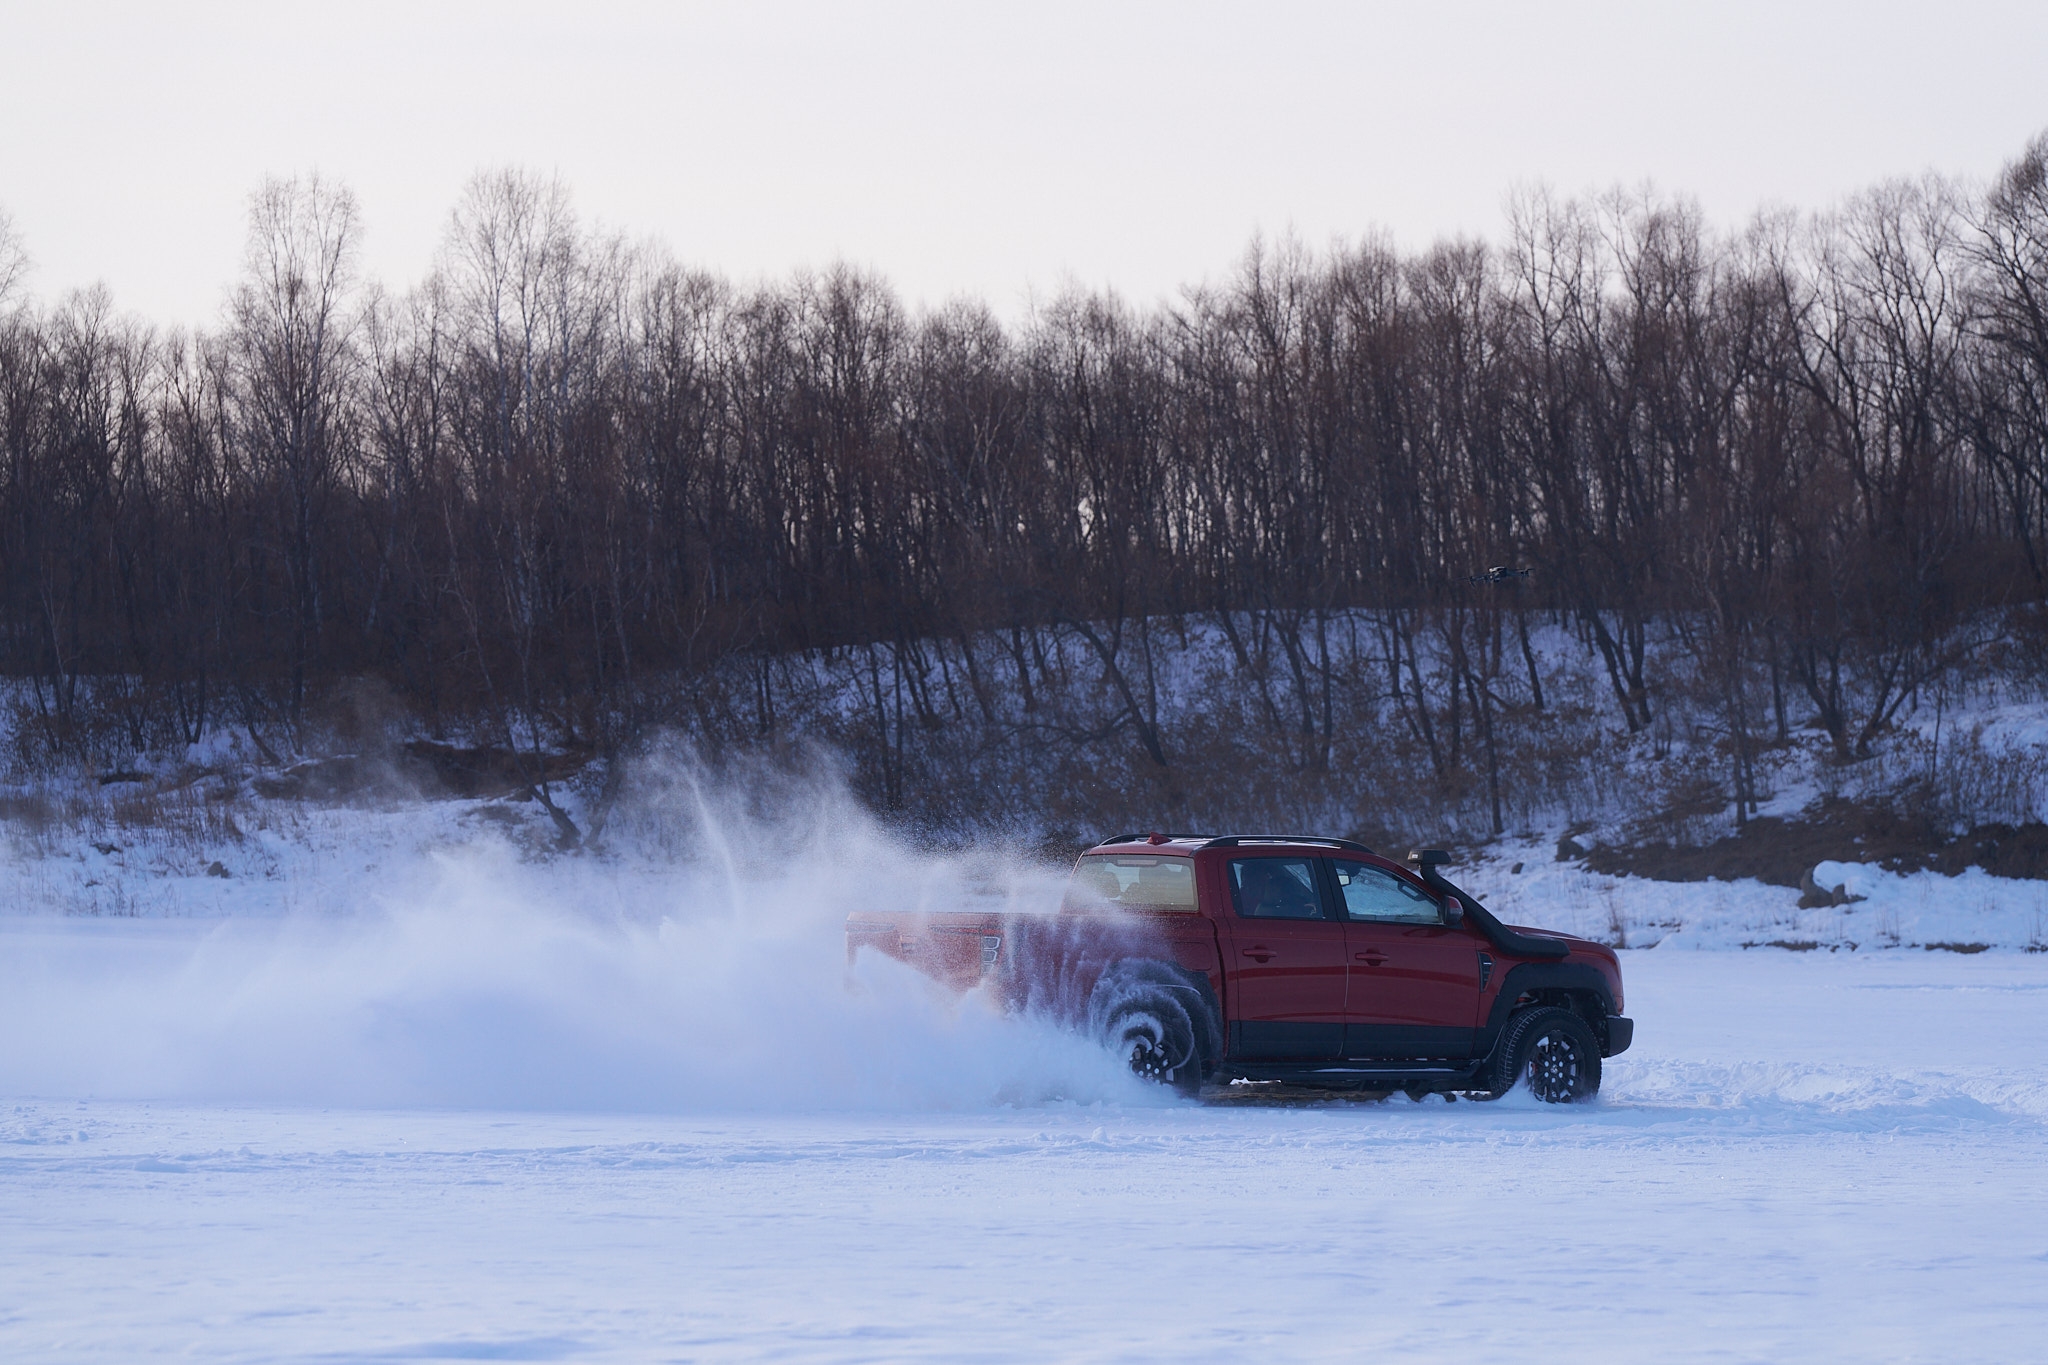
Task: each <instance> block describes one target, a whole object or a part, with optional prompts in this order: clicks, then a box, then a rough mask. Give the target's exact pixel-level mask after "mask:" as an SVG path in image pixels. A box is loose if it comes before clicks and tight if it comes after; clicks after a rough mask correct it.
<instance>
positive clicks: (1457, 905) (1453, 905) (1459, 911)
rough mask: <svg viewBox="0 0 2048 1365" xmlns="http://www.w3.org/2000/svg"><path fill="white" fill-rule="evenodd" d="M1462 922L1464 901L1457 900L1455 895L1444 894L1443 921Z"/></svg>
mask: <svg viewBox="0 0 2048 1365" xmlns="http://www.w3.org/2000/svg"><path fill="white" fill-rule="evenodd" d="M1464 922H1465V902H1463V901H1461V900H1459V899H1458V898H1457V897H1456V896H1445V897H1444V923H1445V924H1463V923H1464Z"/></svg>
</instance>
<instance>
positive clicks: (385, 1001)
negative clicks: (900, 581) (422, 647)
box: [0, 760, 1151, 1111]
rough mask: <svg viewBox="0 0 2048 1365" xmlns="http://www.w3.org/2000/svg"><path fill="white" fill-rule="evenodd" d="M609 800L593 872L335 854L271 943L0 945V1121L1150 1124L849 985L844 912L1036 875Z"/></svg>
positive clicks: (769, 783)
mask: <svg viewBox="0 0 2048 1365" xmlns="http://www.w3.org/2000/svg"><path fill="white" fill-rule="evenodd" d="M636 785H637V790H636V791H635V793H634V794H633V795H632V796H631V797H630V798H629V800H628V801H627V802H626V803H625V805H624V806H623V808H622V810H621V812H620V814H619V815H618V816H617V817H616V818H615V819H614V821H613V822H612V830H611V834H610V847H611V850H612V851H611V852H609V853H607V854H605V855H602V856H591V855H583V856H559V857H547V856H537V855H535V854H534V853H533V851H532V850H527V851H526V852H524V853H522V852H521V851H520V850H519V849H518V848H516V847H515V846H514V844H513V843H511V842H508V841H507V840H506V839H504V838H502V837H494V836H486V837H483V838H476V837H470V838H468V839H465V840H463V841H460V842H443V843H440V844H439V845H438V846H430V847H425V848H422V849H421V850H420V851H419V852H417V853H415V854H411V855H408V856H406V857H404V858H401V859H397V860H391V859H388V858H387V860H386V861H385V862H384V863H383V864H382V865H381V866H382V867H383V868H384V870H382V871H378V872H363V871H360V870H359V869H361V868H362V867H363V863H362V855H361V852H360V850H354V849H351V848H349V847H347V846H344V847H342V848H341V849H339V850H338V851H337V852H335V853H334V854H333V855H332V856H331V857H330V858H327V859H324V860H323V861H324V862H326V863H327V864H328V866H326V867H325V868H314V869H308V871H307V874H306V875H304V876H301V877H298V878H295V879H294V880H295V882H296V883H297V884H295V885H293V886H291V887H290V890H289V894H288V895H285V894H281V895H280V903H282V904H289V905H291V906H293V907H295V908H294V909H292V910H291V911H290V912H289V913H281V914H277V915H274V916H271V917H250V916H246V915H245V916H241V917H236V918H229V919H224V920H212V921H203V920H178V919H162V920H126V921H81V920H65V919H52V918H41V917H17V918H12V919H9V920H5V921H0V1093H8V1094H14V1095H44V1096H73V1095H75V1096H86V1095H96V1096H102V1097H117V1096H118V1097H130V1098H178V1099H209V1100H252V1101H254V1100H282V1101H292V1102H303V1103H314V1104H331V1105H341V1106H428V1107H440V1106H447V1107H464V1108H471V1107H484V1108H507V1109H528V1108H530V1109H557V1108H575V1109H603V1110H622V1111H634V1110H652V1111H690V1110H720V1109H724V1110H761V1109H775V1110H803V1109H835V1108H883V1109H892V1108H893V1109H930V1108H941V1109H959V1108H974V1107H980V1106H987V1105H991V1104H1017V1103H1022V1104H1036V1103H1043V1102H1048V1101H1076V1102H1096V1101H1104V1100H1109V1101H1119V1102H1139V1103H1143V1102H1146V1101H1147V1099H1148V1097H1151V1092H1149V1091H1147V1090H1146V1089H1144V1088H1142V1087H1139V1086H1138V1085H1137V1083H1136V1082H1135V1081H1133V1080H1132V1079H1131V1078H1130V1077H1129V1076H1128V1074H1126V1073H1124V1072H1123V1071H1121V1069H1120V1068H1119V1067H1118V1066H1117V1065H1116V1064H1115V1063H1114V1062H1113V1061H1112V1059H1111V1058H1110V1057H1109V1056H1108V1055H1107V1054H1106V1053H1105V1052H1104V1051H1103V1050H1102V1049H1101V1048H1099V1047H1098V1046H1096V1045H1094V1044H1092V1043H1090V1042H1088V1041H1086V1040H1083V1039H1081V1038H1079V1037H1077V1036H1075V1035H1073V1034H1070V1033H1066V1032H1063V1031H1060V1030H1058V1029H1055V1028H1052V1027H1050V1026H1047V1025H1043V1024H1038V1023H1032V1022H1027V1021H1021V1020H1016V1019H1011V1018H1006V1017H1004V1016H1003V1015H1002V1014H1000V1013H999V1012H998V1011H997V1010H996V1009H995V1008H994V1006H993V1005H992V1004H991V1003H990V1002H989V1001H988V1000H986V999H984V998H982V997H981V996H980V995H979V994H972V995H969V996H968V997H966V998H965V999H956V998H954V997H952V996H951V995H950V994H948V993H947V992H945V991H944V990H942V989H940V988H939V987H938V986H936V985H935V984H934V983H932V982H931V981H929V980H927V979H926V978H925V977H923V976H922V975H920V974H918V973H917V972H915V971H913V970H911V969H910V968H908V967H905V966H903V965H902V964H900V963H897V962H894V961H891V960H888V959H886V958H881V957H878V956H875V955H873V954H869V953H863V955H862V956H861V958H860V960H859V961H857V962H856V963H854V964H852V965H851V966H849V965H848V963H847V961H846V956H845V945H844V938H843V924H844V920H845V918H846V915H847V914H848V912H849V911H853V910H870V911H872V910H878V909H885V908H901V907H912V908H925V909H934V910H936V909H947V908H954V907H965V906H969V905H972V906H975V907H977V908H1008V907H1014V908H1018V909H1042V908H1049V907H1050V906H1051V905H1053V904H1055V903H1056V900H1057V896H1058V889H1059V885H1060V881H1061V879H1062V876H1063V873H1062V872H1061V871H1060V870H1056V869H1046V868H1042V867H1038V866H1035V865H1033V864H1031V863H1029V862H1027V861H1025V860H1023V859H1021V858H1004V857H997V856H987V857H969V856H938V855H932V854H921V853H917V852H913V851H910V850H908V849H906V848H905V847H904V846H903V844H902V843H901V842H900V841H898V840H896V839H894V838H892V837H890V836H889V835H888V834H886V833H885V832H884V831H882V830H881V829H879V828H878V827H877V826H876V825H875V824H874V822H873V821H872V820H871V819H869V818H868V817H867V816H866V815H865V814H864V813H863V812H862V811H861V810H860V809H859V807H858V805H857V803H856V802H854V801H853V800H852V799H851V798H850V797H848V796H847V795H846V794H845V792H844V790H843V788H842V787H841V786H840V785H839V784H838V783H837V782H836V781H833V780H832V779H830V778H829V777H828V778H818V777H804V778H792V777H790V776H789V775H788V774H787V773H783V774H780V775H777V774H769V773H762V772H758V771H757V772H754V773H751V774H748V775H746V776H745V777H744V778H731V777H728V778H727V779H725V780H723V781H717V780H714V779H712V778H710V777H708V776H707V775H706V773H705V772H704V770H703V769H701V768H700V767H698V766H696V765H695V764H693V763H691V762H689V761H687V760H676V761H672V762H670V763H667V764H663V765H659V766H650V767H648V768H646V769H643V770H642V771H641V773H640V774H639V775H638V778H637V783H636ZM416 813H417V818H418V819H419V820H421V821H423V822H425V821H430V820H433V819H435V818H437V817H436V816H435V815H434V814H433V812H432V811H431V810H430V809H429V808H425V807H422V808H417V812H416ZM443 824H444V826H446V827H448V828H456V827H459V826H456V825H455V824H454V823H453V822H452V821H447V820H445V819H444V820H443ZM394 861H395V862H396V864H397V865H396V866H394ZM309 880H310V881H312V882H313V883H314V884H313V885H306V884H305V883H306V882H307V881H309Z"/></svg>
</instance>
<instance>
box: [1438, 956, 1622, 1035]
mask: <svg viewBox="0 0 2048 1365" xmlns="http://www.w3.org/2000/svg"><path fill="white" fill-rule="evenodd" d="M1529 991H1570V992H1571V993H1572V994H1574V995H1590V996H1592V997H1593V999H1594V1000H1595V1001H1597V1002H1598V1003H1599V1006H1600V1014H1601V1018H1599V1019H1588V1020H1587V1021H1586V1026H1587V1027H1588V1028H1591V1029H1593V1030H1595V1031H1596V1032H1597V1031H1598V1030H1599V1029H1600V1027H1601V1024H1602V1023H1603V1021H1604V1020H1605V1018H1606V1016H1608V1015H1611V1014H1613V1013H1615V1009H1614V993H1613V992H1612V991H1611V990H1609V989H1608V986H1607V978H1606V976H1604V975H1603V974H1602V973H1601V971H1600V969H1599V968H1598V967H1594V966H1591V965H1590V964H1587V963H1584V962H1522V963H1517V964H1516V965H1515V966H1513V967H1510V968H1509V969H1508V973H1507V975H1506V976H1504V977H1502V978H1501V983H1500V994H1499V995H1497V996H1495V997H1494V998H1493V1009H1492V1010H1490V1011H1489V1012H1488V1013H1487V1016H1486V1024H1485V1026H1484V1027H1483V1028H1481V1029H1480V1031H1479V1038H1478V1040H1477V1041H1478V1043H1479V1046H1478V1047H1475V1048H1474V1049H1473V1052H1474V1054H1475V1055H1479V1056H1484V1055H1486V1054H1488V1053H1491V1052H1492V1051H1493V1048H1494V1044H1495V1043H1497V1042H1499V1041H1500V1035H1501V1031H1502V1030H1503V1029H1505V1028H1506V1027H1507V1023H1508V1019H1509V1017H1510V1016H1512V1015H1513V1014H1514V1012H1515V1002H1516V1001H1517V1000H1519V999H1521V998H1522V996H1523V995H1524V994H1525V993H1527V992H1529Z"/></svg>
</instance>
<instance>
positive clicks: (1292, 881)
mask: <svg viewBox="0 0 2048 1365" xmlns="http://www.w3.org/2000/svg"><path fill="white" fill-rule="evenodd" d="M1230 897H1231V899H1232V900H1233V901H1234V902H1236V904H1237V913H1238V914H1240V915H1242V916H1244V917H1245V918H1246V919H1321V918H1323V906H1322V901H1321V898H1320V897H1318V896H1317V895H1316V864H1315V859H1313V858H1235V859H1232V860H1231V863H1230Z"/></svg>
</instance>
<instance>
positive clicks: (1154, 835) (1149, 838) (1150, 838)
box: [1145, 829, 1166, 844]
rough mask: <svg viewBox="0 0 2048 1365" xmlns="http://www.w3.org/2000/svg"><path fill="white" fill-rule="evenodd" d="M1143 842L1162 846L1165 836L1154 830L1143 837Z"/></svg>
mask: <svg viewBox="0 0 2048 1365" xmlns="http://www.w3.org/2000/svg"><path fill="white" fill-rule="evenodd" d="M1145 842H1146V843H1148V844H1163V843H1165V842H1166V836H1165V835H1164V834H1161V833H1160V832H1159V831H1158V830H1156V829H1155V830H1153V831H1152V832H1151V833H1150V834H1148V835H1146V836H1145Z"/></svg>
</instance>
